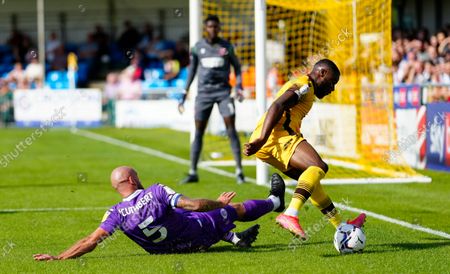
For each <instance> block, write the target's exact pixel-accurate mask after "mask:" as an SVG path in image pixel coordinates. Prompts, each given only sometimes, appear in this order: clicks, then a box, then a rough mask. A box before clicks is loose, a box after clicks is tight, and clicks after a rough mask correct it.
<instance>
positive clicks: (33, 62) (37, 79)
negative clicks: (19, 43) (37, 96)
mask: <svg viewBox="0 0 450 274" xmlns="http://www.w3.org/2000/svg"><path fill="white" fill-rule="evenodd" d="M32 52H33V51H32ZM32 52H30V53H29V54H28V55H29V59H30V63H29V64H28V65H27V67H26V69H25V78H26V80H27V83H28V87H29V88H41V87H42V79H43V78H44V67H43V65H42V64H40V63H39V60H38V57H37V55H36V54H35V53H32Z"/></svg>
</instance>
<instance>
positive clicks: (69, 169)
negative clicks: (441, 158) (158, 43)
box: [0, 128, 450, 273]
mask: <svg viewBox="0 0 450 274" xmlns="http://www.w3.org/2000/svg"><path fill="white" fill-rule="evenodd" d="M93 131H94V132H97V133H100V134H105V135H109V136H112V137H114V138H118V139H122V140H125V141H128V142H130V143H135V144H139V145H142V146H147V147H151V148H154V149H158V150H161V151H164V152H167V153H170V154H173V155H176V156H178V157H181V158H185V159H188V157H189V145H188V144H189V141H188V140H189V136H188V134H186V133H179V132H175V131H171V130H167V129H154V130H147V129H146V130H144V129H133V130H131V129H109V128H102V129H96V130H93ZM31 132H32V130H20V129H9V130H0V157H1V156H2V155H3V154H5V153H10V152H12V151H14V147H15V145H16V144H17V143H19V142H20V141H23V140H24V139H25V138H26V137H28V136H30V134H31ZM118 165H131V166H133V167H135V168H136V169H137V170H138V172H139V175H140V177H141V180H142V182H143V183H144V184H145V185H147V186H148V185H150V184H152V183H155V182H162V183H164V184H167V185H169V186H171V187H173V188H174V189H176V190H177V191H178V192H181V193H184V194H186V195H187V196H191V197H208V198H216V197H217V196H218V194H219V193H221V192H223V191H227V190H235V191H237V193H238V196H237V197H236V198H235V200H236V201H240V200H245V199H248V198H263V197H265V196H266V195H267V189H266V188H263V187H259V186H256V185H252V184H245V185H239V186H238V185H236V184H235V182H234V180H233V179H230V178H226V177H222V176H219V175H216V174H211V173H208V172H206V171H200V177H201V182H200V183H199V184H196V185H185V186H179V185H177V182H178V180H180V179H181V178H182V177H183V176H184V174H185V172H186V171H187V168H188V167H187V166H183V165H180V164H177V163H173V162H170V161H167V160H162V159H159V158H155V157H152V156H149V155H146V154H144V153H141V152H137V151H131V150H127V149H125V148H121V147H117V146H113V145H110V144H106V143H102V142H99V141H95V140H91V139H87V138H85V137H81V136H77V135H74V134H71V133H70V132H69V131H67V130H53V131H51V132H48V133H45V134H44V135H43V136H42V137H40V138H38V139H37V140H35V141H34V143H33V144H32V145H30V146H27V147H26V149H24V150H23V152H22V153H20V155H19V156H18V157H17V158H16V159H14V160H13V161H11V162H10V163H8V166H7V167H6V168H4V167H2V165H0V209H7V208H15V209H17V208H62V207H68V208H75V207H105V209H106V208H107V207H109V206H111V205H113V204H114V203H117V202H119V201H120V197H119V196H118V195H117V194H116V193H115V192H114V191H113V189H112V188H111V187H110V185H109V174H110V171H111V170H112V169H113V168H114V167H116V166H118ZM332 168H333V167H332ZM230 170H232V169H230ZM245 172H246V175H247V176H250V177H254V168H249V167H246V168H245ZM425 173H426V174H427V175H429V176H431V177H432V178H433V183H431V184H407V185H357V186H355V185H346V186H325V189H326V191H327V192H328V193H329V194H330V196H331V197H332V198H333V199H334V200H335V201H337V202H342V200H343V199H348V201H349V202H350V206H353V207H357V208H363V209H366V210H369V211H373V212H376V213H379V214H383V215H386V216H389V217H392V218H396V219H399V220H403V221H406V222H409V223H417V224H420V225H422V226H425V227H429V228H432V229H435V230H440V231H444V232H446V233H450V199H449V194H450V185H449V183H448V178H449V174H448V173H438V172H431V171H427V172H425ZM287 198H288V199H289V195H287ZM103 213H104V210H102V209H92V210H87V211H61V212H57V211H43V212H12V213H0V223H1V226H0V250H1V251H0V273H14V272H29V273H41V272H45V273H47V272H48V273H75V272H88V273H97V272H98V273H100V272H102V273H124V272H126V271H127V272H143V273H298V272H302V273H312V272H314V273H347V272H350V273H366V272H370V273H449V272H450V268H449V267H448V258H449V257H450V240H449V239H445V238H442V237H438V236H434V235H430V234H427V233H424V232H419V231H415V230H411V229H408V228H404V227H401V226H398V225H395V224H390V223H387V222H384V221H381V220H377V219H374V218H369V219H368V222H367V225H366V228H365V232H366V235H367V239H368V240H367V246H366V249H365V250H364V253H363V254H353V255H346V256H341V255H339V254H338V253H337V252H336V251H335V250H334V247H333V245H332V237H333V228H332V227H331V225H329V224H326V223H324V222H323V221H321V220H322V219H321V214H320V212H318V211H317V210H316V209H315V208H313V207H312V206H311V205H308V204H307V205H306V206H305V208H304V209H303V210H302V212H301V216H300V218H301V221H302V225H303V227H304V228H305V229H309V230H310V231H312V234H311V237H310V240H309V241H307V242H306V243H303V244H296V242H295V241H294V242H293V241H292V238H291V237H290V235H289V234H288V233H286V232H285V231H283V230H281V229H279V228H278V227H276V226H275V224H274V218H275V216H276V214H275V213H270V214H268V215H266V216H264V217H262V218H261V219H260V220H258V221H257V223H259V224H260V225H261V230H260V236H259V237H258V240H257V241H256V242H255V244H254V247H253V248H252V249H249V250H244V251H243V250H238V249H235V248H233V247H231V246H229V245H227V244H226V243H219V244H217V245H216V246H214V247H212V248H211V249H210V250H209V251H208V252H206V253H196V254H182V255H180V254H175V255H148V254H146V253H145V251H143V250H142V249H141V248H140V247H139V246H137V245H136V244H134V243H133V242H131V241H130V240H128V239H127V238H126V236H124V235H122V234H121V233H118V234H117V236H114V237H112V238H111V240H108V241H106V242H105V244H104V245H102V246H99V247H98V248H97V249H96V250H95V251H93V252H92V253H89V254H87V255H85V256H84V257H82V258H80V259H77V260H68V261H57V262H48V263H45V262H35V261H33V260H32V255H33V254H35V253H50V254H58V253H59V252H61V251H63V250H64V249H65V248H67V247H69V246H70V245H71V244H73V243H74V242H76V241H77V240H79V239H80V238H82V237H84V236H85V235H87V234H89V233H90V232H92V231H93V230H94V229H96V228H97V227H98V225H99V222H100V219H101V218H102V216H103ZM343 215H344V217H345V218H350V217H353V216H355V214H354V213H351V212H346V211H344V212H343ZM252 224H253V223H247V224H246V223H238V229H243V228H246V227H248V226H250V225H252ZM445 262H447V263H445Z"/></svg>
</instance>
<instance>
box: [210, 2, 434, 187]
mask: <svg viewBox="0 0 450 274" xmlns="http://www.w3.org/2000/svg"><path fill="white" fill-rule="evenodd" d="M266 5H267V7H266V26H267V30H266V31H267V41H266V47H267V54H266V62H267V67H268V77H267V79H265V80H266V81H267V85H268V88H267V96H268V98H272V96H273V95H274V94H275V93H276V90H277V88H279V87H280V85H282V83H283V82H285V81H286V80H288V79H289V78H290V77H295V76H296V75H299V74H306V73H308V72H309V71H310V69H311V68H312V65H313V64H314V63H315V62H316V61H318V60H320V59H322V58H329V59H331V60H333V61H334V62H335V63H336V64H337V65H338V67H339V68H340V70H341V78H340V81H339V83H338V85H337V86H336V90H335V92H333V93H332V95H330V96H327V97H326V98H324V99H323V100H321V101H318V102H316V103H315V104H314V106H313V108H312V109H311V111H310V113H309V114H308V116H307V117H305V119H304V121H303V123H302V128H301V132H302V133H303V135H304V136H305V138H306V139H307V140H308V142H310V143H311V144H312V145H313V146H314V147H315V148H316V150H317V151H318V152H319V153H320V154H321V156H322V157H323V158H324V159H325V161H326V162H327V163H329V164H330V165H332V166H333V168H331V169H330V173H329V174H328V175H327V178H328V180H329V182H334V181H335V180H337V182H338V181H339V179H345V180H346V181H347V182H355V183H358V182H376V181H377V182H380V181H382V182H383V180H384V181H385V182H412V181H416V182H429V180H430V179H429V178H428V177H425V176H422V175H421V174H419V173H418V172H416V171H415V170H413V169H412V168H411V167H410V166H408V165H407V164H406V162H405V161H404V160H403V158H402V151H399V149H398V146H397V139H396V138H397V137H396V131H395V120H394V111H393V84H392V73H391V63H392V61H391V1H389V0H364V1H362V0H359V1H356V0H354V1H349V0H303V1H298V0H266ZM202 12H203V16H204V17H206V16H207V15H209V14H215V15H217V16H219V18H220V20H221V25H222V34H221V35H222V37H224V38H225V39H227V40H229V41H231V42H232V43H233V44H234V46H235V51H236V53H237V55H238V57H239V59H240V61H241V64H242V68H243V84H244V88H245V89H246V92H247V93H248V94H249V95H250V96H253V95H254V83H255V79H254V77H255V74H254V69H255V33H254V29H255V27H254V26H255V22H254V20H255V19H254V18H255V14H254V1H253V0H245V1H240V0H209V1H203V2H202ZM269 102H270V99H269ZM239 119H245V117H239V113H237V121H238V122H239ZM255 122H256V121H255ZM245 139H246V138H245ZM245 139H244V140H245ZM411 145H415V144H411ZM216 151H219V153H218V154H214V153H212V152H216ZM228 151H230V149H229V144H228V141H227V140H226V137H225V136H223V137H220V136H219V137H217V136H209V137H206V140H205V142H204V153H205V155H204V159H211V158H217V159H219V160H223V159H227V160H231V159H232V157H231V153H229V152H228ZM214 155H216V156H217V157H211V156H214Z"/></svg>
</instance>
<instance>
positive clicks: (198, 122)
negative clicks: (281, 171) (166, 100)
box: [178, 15, 245, 184]
mask: <svg viewBox="0 0 450 274" xmlns="http://www.w3.org/2000/svg"><path fill="white" fill-rule="evenodd" d="M204 24H205V30H206V32H207V34H208V35H207V37H206V38H204V39H202V40H200V41H199V42H197V44H195V46H194V47H193V48H192V50H191V64H190V66H189V76H188V80H187V83H186V93H185V94H184V96H183V98H182V100H181V102H180V104H179V105H178V110H179V111H180V113H183V111H184V101H185V100H186V97H187V93H188V91H189V86H190V85H191V83H192V81H193V79H194V77H195V74H196V73H197V70H198V94H197V97H196V98H195V138H194V141H193V142H192V144H191V155H190V158H191V168H190V170H189V174H188V176H187V177H186V178H184V179H183V180H182V181H181V182H180V183H182V184H183V183H194V182H198V180H199V178H198V174H197V164H198V161H199V158H200V153H201V151H202V145H203V135H204V134H205V129H206V126H207V124H208V119H209V116H210V115H211V111H212V109H213V107H214V104H217V105H218V107H219V111H220V114H221V115H222V117H223V121H224V122H225V126H226V129H227V134H228V138H229V139H230V142H231V148H232V151H233V156H234V160H235V161H236V181H237V183H238V184H241V183H244V181H245V177H244V174H243V172H242V163H241V161H242V160H241V144H240V142H239V137H238V134H237V131H236V127H235V107H234V100H233V98H232V97H231V96H230V91H231V86H230V84H229V75H230V65H232V66H233V68H234V73H235V74H236V92H237V99H238V100H239V101H242V99H243V97H242V78H241V66H240V64H239V61H238V59H237V57H236V55H235V54H234V49H233V46H232V45H231V44H230V43H229V42H228V41H225V40H224V39H222V38H219V37H218V34H219V31H220V22H219V18H218V17H217V16H214V15H210V16H208V18H206V20H205V22H204Z"/></svg>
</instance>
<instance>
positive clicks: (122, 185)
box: [111, 166, 143, 197]
mask: <svg viewBox="0 0 450 274" xmlns="http://www.w3.org/2000/svg"><path fill="white" fill-rule="evenodd" d="M111 186H112V187H113V188H114V189H116V190H117V191H118V192H119V193H120V195H122V196H123V197H126V196H128V195H129V194H131V193H133V192H134V191H136V190H137V189H142V188H143V187H142V185H141V182H140V181H139V177H138V174H137V172H136V170H134V169H133V168H132V167H128V166H119V167H116V168H115V169H114V170H113V171H112V172H111Z"/></svg>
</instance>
